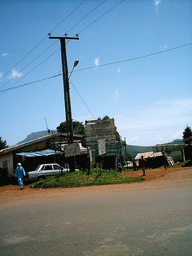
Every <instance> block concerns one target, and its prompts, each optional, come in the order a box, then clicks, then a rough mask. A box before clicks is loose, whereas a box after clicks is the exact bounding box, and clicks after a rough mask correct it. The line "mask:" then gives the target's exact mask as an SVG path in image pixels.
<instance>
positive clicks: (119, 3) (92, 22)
mask: <svg viewBox="0 0 192 256" xmlns="http://www.w3.org/2000/svg"><path fill="white" fill-rule="evenodd" d="M124 1H125V0H123V1H121V2H120V3H118V4H117V5H115V6H114V7H112V8H111V9H109V10H108V11H107V12H105V13H104V14H103V15H101V16H100V17H99V18H98V19H96V20H95V21H93V22H92V23H91V24H89V25H88V26H87V27H86V28H84V29H83V30H81V31H80V32H79V34H81V33H82V32H83V31H84V30H86V29H87V28H89V27H90V26H92V25H93V24H94V23H95V22H97V21H98V20H100V19H101V18H103V17H104V16H105V15H106V14H107V13H109V12H111V11H112V10H113V9H115V8H116V7H117V6H118V5H120V4H122V3H123V2H124Z"/></svg>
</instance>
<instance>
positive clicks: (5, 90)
mask: <svg viewBox="0 0 192 256" xmlns="http://www.w3.org/2000/svg"><path fill="white" fill-rule="evenodd" d="M58 76H61V74H58V75H54V76H50V77H47V78H43V79H39V80H36V81H33V82H30V83H26V84H22V85H17V86H15V87H11V88H8V89H4V90H1V91H0V93H2V92H7V91H10V90H15V89H17V88H20V87H24V86H26V85H30V84H35V83H38V82H41V81H45V80H49V79H52V78H56V77H58Z"/></svg>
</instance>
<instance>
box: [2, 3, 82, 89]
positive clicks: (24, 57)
mask: <svg viewBox="0 0 192 256" xmlns="http://www.w3.org/2000/svg"><path fill="white" fill-rule="evenodd" d="M85 1H86V0H84V1H83V2H82V3H80V4H79V5H78V6H77V7H76V8H75V9H74V10H73V11H72V12H71V13H70V14H69V15H68V16H67V17H66V18H65V19H63V20H62V21H61V22H60V23H59V24H58V25H57V26H56V27H55V28H54V29H52V30H51V31H50V33H52V32H53V31H54V30H55V29H57V28H58V27H59V26H60V25H61V24H62V23H63V22H64V21H65V20H66V19H67V18H68V17H69V16H71V15H72V14H73V13H74V12H75V11H76V10H77V9H78V8H79V7H80V6H81V5H82V4H83V3H84V2H85ZM47 37H48V35H46V36H45V37H44V38H43V39H42V40H41V41H40V42H39V43H38V44H37V45H36V46H34V47H33V48H32V49H31V50H30V51H29V52H28V53H27V54H26V55H25V56H24V57H23V58H21V60H20V61H18V62H17V63H16V64H15V65H14V66H13V67H12V68H11V69H10V70H9V71H7V72H6V73H5V74H4V75H3V76H2V78H3V77H5V76H6V75H7V74H8V73H9V72H11V70H12V69H13V68H15V67H16V66H17V65H18V64H19V63H20V62H21V61H22V60H24V59H25V58H26V57H27V56H28V55H29V54H30V53H31V52H32V51H33V50H34V49H36V48H37V47H38V46H39V45H40V44H41V43H42V42H43V41H44V40H45V39H46V38H47ZM53 44H55V42H54V43H53ZM53 44H52V45H53ZM49 48H50V47H49ZM49 48H48V49H49ZM43 53H44V52H43ZM43 53H42V54H43ZM42 54H40V55H39V56H38V57H37V58H39V57H40V56H41V55H42ZM37 58H35V59H34V60H33V61H35V60H36V59H37ZM33 61H32V62H33ZM32 62H30V63H29V64H28V65H27V66H26V67H25V68H23V69H22V70H21V71H20V72H22V71H23V70H24V69H26V68H27V67H28V66H29V65H30V64H31V63H32ZM2 78H1V79H2ZM6 84H7V83H5V84H4V85H2V86H1V88H3V87H4V86H5V85H6Z"/></svg>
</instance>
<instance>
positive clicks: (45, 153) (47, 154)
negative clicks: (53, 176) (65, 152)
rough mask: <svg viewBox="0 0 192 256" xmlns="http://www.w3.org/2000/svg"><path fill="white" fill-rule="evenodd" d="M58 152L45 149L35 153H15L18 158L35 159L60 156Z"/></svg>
mask: <svg viewBox="0 0 192 256" xmlns="http://www.w3.org/2000/svg"><path fill="white" fill-rule="evenodd" d="M60 153H61V152H60V151H55V150H53V149H46V150H41V151H35V152H21V153H16V155H18V156H26V157H36V156H51V155H57V154H60Z"/></svg>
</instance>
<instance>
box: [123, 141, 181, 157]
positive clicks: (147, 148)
mask: <svg viewBox="0 0 192 256" xmlns="http://www.w3.org/2000/svg"><path fill="white" fill-rule="evenodd" d="M163 144H165V145H166V144H184V143H183V141H182V140H180V139H176V140H173V141H172V142H168V143H163ZM154 146H155V145H154ZM126 149H127V152H129V153H130V155H131V156H132V157H135V156H136V155H137V154H138V153H144V152H151V151H153V147H152V146H144V147H143V146H131V145H127V148H126Z"/></svg>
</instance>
